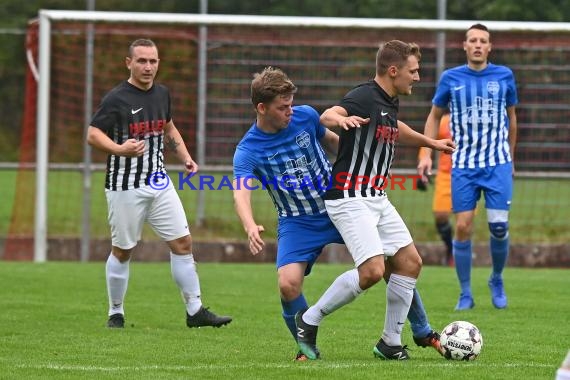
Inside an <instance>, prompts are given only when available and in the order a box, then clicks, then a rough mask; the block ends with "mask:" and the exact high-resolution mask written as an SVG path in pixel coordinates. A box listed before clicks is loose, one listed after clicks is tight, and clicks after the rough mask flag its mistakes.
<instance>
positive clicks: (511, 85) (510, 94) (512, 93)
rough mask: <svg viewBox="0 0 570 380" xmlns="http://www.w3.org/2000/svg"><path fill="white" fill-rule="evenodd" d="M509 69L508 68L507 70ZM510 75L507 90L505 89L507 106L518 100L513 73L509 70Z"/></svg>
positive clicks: (514, 103)
mask: <svg viewBox="0 0 570 380" xmlns="http://www.w3.org/2000/svg"><path fill="white" fill-rule="evenodd" d="M509 71H510V70H509ZM510 74H511V75H510V76H509V79H508V82H507V83H508V90H507V107H512V106H514V105H516V104H518V102H519V98H518V95H517V84H516V82H515V75H514V74H513V72H512V71H511V73H510Z"/></svg>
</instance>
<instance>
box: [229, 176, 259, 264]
mask: <svg viewBox="0 0 570 380" xmlns="http://www.w3.org/2000/svg"><path fill="white" fill-rule="evenodd" d="M252 182H253V181H252V180H251V179H241V178H237V179H235V180H234V181H233V189H234V190H233V195H234V207H235V210H236V213H237V214H238V217H239V218H240V220H241V223H242V225H243V229H244V231H245V233H246V234H247V239H248V243H249V250H250V251H251V253H252V254H253V255H257V254H258V253H260V252H261V251H262V250H263V248H264V247H265V242H264V241H263V239H262V238H261V233H262V232H263V231H264V230H265V229H264V227H263V226H262V225H257V224H256V223H255V220H254V219H253V211H252V208H251V190H250V189H248V188H247V186H249V187H251V185H252ZM246 185H247V186H246Z"/></svg>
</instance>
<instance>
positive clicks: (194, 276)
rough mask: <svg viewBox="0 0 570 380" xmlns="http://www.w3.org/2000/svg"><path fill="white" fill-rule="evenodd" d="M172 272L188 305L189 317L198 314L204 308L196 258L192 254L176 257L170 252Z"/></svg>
mask: <svg viewBox="0 0 570 380" xmlns="http://www.w3.org/2000/svg"><path fill="white" fill-rule="evenodd" d="M170 270H171V272H172V278H173V279H174V281H175V282H176V285H178V288H179V289H180V292H181V294H182V299H183V300H184V303H185V304H186V311H187V312H188V314H189V315H194V314H196V313H197V312H198V311H199V310H200V308H201V307H202V300H201V299H200V280H199V279H198V272H196V264H195V263H194V256H193V255H192V254H191V253H189V254H187V255H175V254H174V253H172V252H170Z"/></svg>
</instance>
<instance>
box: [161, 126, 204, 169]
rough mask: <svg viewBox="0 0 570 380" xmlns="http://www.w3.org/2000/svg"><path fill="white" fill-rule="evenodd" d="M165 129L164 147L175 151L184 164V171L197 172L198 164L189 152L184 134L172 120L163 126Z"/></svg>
mask: <svg viewBox="0 0 570 380" xmlns="http://www.w3.org/2000/svg"><path fill="white" fill-rule="evenodd" d="M163 131H164V148H165V149H167V150H169V151H171V152H173V153H174V155H175V156H176V157H177V158H178V159H179V160H180V162H182V163H183V164H184V172H185V174H186V175H188V174H189V173H196V172H197V171H198V164H197V163H196V162H194V160H193V159H192V156H190V153H189V152H188V149H187V148H186V145H185V144H184V141H183V140H182V135H180V132H179V131H178V129H177V128H176V126H175V125H174V122H173V121H172V120H170V121H169V122H168V123H167V124H166V125H165V126H164V128H163Z"/></svg>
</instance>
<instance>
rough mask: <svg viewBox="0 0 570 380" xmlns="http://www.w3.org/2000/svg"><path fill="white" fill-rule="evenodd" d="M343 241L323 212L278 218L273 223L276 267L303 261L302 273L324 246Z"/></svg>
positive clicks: (306, 273)
mask: <svg viewBox="0 0 570 380" xmlns="http://www.w3.org/2000/svg"><path fill="white" fill-rule="evenodd" d="M330 243H339V244H344V241H343V240H342V237H341V236H340V233H339V232H338V231H337V229H336V227H335V226H334V224H333V223H332V222H331V220H330V219H329V216H328V214H327V213H324V214H319V215H300V216H288V217H282V218H279V223H278V226H277V268H280V267H282V266H284V265H287V264H291V263H302V262H306V263H307V269H306V270H305V276H306V275H308V274H309V273H311V268H312V267H313V264H314V263H315V261H316V260H317V258H318V257H319V255H320V254H321V251H322V250H323V248H324V246H325V245H327V244H330Z"/></svg>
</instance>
